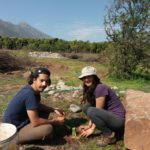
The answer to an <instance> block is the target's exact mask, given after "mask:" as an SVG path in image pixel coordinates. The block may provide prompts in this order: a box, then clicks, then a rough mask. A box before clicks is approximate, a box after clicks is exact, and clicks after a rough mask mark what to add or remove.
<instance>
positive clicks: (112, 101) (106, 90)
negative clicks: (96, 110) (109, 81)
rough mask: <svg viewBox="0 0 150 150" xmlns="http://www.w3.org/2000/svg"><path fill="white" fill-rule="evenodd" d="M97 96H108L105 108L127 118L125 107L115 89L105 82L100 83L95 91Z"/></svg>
mask: <svg viewBox="0 0 150 150" xmlns="http://www.w3.org/2000/svg"><path fill="white" fill-rule="evenodd" d="M94 95H95V98H98V97H101V96H106V100H105V105H104V109H105V110H108V111H109V112H112V113H113V114H115V115H117V116H120V117H121V118H125V108H124V106H123V104H122V103H121V101H120V99H119V97H118V96H117V95H116V93H115V91H114V90H112V89H111V88H110V87H108V86H107V85H104V84H98V85H97V87H96V89H95V91H94Z"/></svg>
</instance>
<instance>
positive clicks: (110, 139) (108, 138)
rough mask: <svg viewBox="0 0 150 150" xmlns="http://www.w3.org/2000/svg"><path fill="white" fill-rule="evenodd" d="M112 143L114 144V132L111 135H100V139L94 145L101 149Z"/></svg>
mask: <svg viewBox="0 0 150 150" xmlns="http://www.w3.org/2000/svg"><path fill="white" fill-rule="evenodd" d="M114 143H116V138H115V134H114V132H112V134H111V135H101V137H100V139H98V140H97V142H96V144H97V145H98V146H101V147H103V146H106V145H108V144H114Z"/></svg>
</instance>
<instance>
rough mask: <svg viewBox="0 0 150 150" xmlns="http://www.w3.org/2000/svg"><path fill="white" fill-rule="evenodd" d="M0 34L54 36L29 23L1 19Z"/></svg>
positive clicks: (37, 36)
mask: <svg viewBox="0 0 150 150" xmlns="http://www.w3.org/2000/svg"><path fill="white" fill-rule="evenodd" d="M0 36H4V37H18V38H35V39H36V38H40V39H42V38H52V37H51V36H49V35H47V34H45V33H43V32H41V31H39V30H37V29H36V28H34V27H32V26H30V25H29V24H27V23H20V24H18V25H15V24H12V23H10V22H6V21H3V20H0Z"/></svg>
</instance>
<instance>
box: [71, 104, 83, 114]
mask: <svg viewBox="0 0 150 150" xmlns="http://www.w3.org/2000/svg"><path fill="white" fill-rule="evenodd" d="M69 109H70V111H72V112H74V113H77V112H80V111H81V110H82V109H81V107H80V106H78V105H76V104H70V107H69Z"/></svg>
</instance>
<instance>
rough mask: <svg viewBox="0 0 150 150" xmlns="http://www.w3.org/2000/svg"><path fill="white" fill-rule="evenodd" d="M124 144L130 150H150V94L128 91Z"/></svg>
mask: <svg viewBox="0 0 150 150" xmlns="http://www.w3.org/2000/svg"><path fill="white" fill-rule="evenodd" d="M125 107H126V111H127V112H126V122H125V134H124V143H125V147H126V148H128V149H130V150H149V149H150V138H149V135H150V93H145V92H142V91H134V90H127V91H126V99H125Z"/></svg>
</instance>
